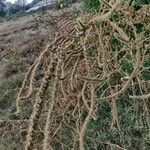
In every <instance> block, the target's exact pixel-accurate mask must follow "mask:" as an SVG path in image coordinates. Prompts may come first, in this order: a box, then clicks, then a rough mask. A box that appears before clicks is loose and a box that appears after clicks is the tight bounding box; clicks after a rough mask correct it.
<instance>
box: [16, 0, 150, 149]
mask: <svg viewBox="0 0 150 150" xmlns="http://www.w3.org/2000/svg"><path fill="white" fill-rule="evenodd" d="M120 8H121V9H120ZM102 10H103V11H102V15H99V14H96V15H92V16H90V18H92V19H90V21H89V19H88V17H89V16H83V17H82V18H81V19H80V20H78V21H75V19H72V18H71V17H67V16H64V17H63V18H62V19H60V20H59V21H58V24H57V25H58V29H59V30H58V32H57V33H56V36H55V40H54V41H52V42H50V44H49V43H48V45H47V46H46V48H45V50H43V52H41V54H40V55H39V57H38V58H37V59H36V60H35V62H34V63H33V65H32V66H31V67H30V68H29V70H28V72H27V74H26V76H25V79H24V82H23V84H22V87H21V88H20V91H19V93H18V96H17V100H16V106H17V113H20V111H21V107H23V106H22V105H21V103H22V101H23V100H25V99H29V98H30V97H33V99H35V100H34V107H33V112H32V115H31V117H30V123H29V129H28V132H27V137H26V143H25V148H26V150H33V149H34V148H36V146H37V143H36V142H35V141H36V140H35V139H36V138H38V137H37V135H36V130H37V128H38V126H39V124H38V123H39V119H42V118H40V116H41V115H42V112H43V111H41V110H42V109H43V107H44V103H46V102H47V97H44V95H45V94H46V92H48V91H47V90H51V91H50V92H51V95H49V98H48V103H49V105H48V109H47V112H46V113H45V114H43V116H44V117H43V119H45V120H46V121H45V127H44V128H43V140H41V141H40V142H41V143H40V146H41V148H42V149H43V150H49V149H56V148H55V143H57V144H58V143H59V144H58V145H60V149H61V148H62V149H63V144H62V143H63V137H62V136H61V130H63V128H65V127H68V126H69V127H70V128H71V129H72V131H73V132H75V133H76V135H77V136H76V138H75V139H72V140H73V143H72V149H80V150H84V149H85V136H86V131H87V128H88V124H89V122H90V121H91V120H92V119H96V116H97V114H96V110H97V109H98V108H97V107H98V104H99V103H103V102H104V101H107V102H109V104H110V107H111V113H112V124H111V125H112V128H113V126H114V124H117V127H118V130H119V131H120V130H121V129H120V126H119V121H118V114H117V105H116V102H117V100H118V99H119V96H121V95H122V96H123V95H125V93H128V90H129V89H130V88H131V87H132V86H134V85H135V84H136V85H138V86H139V88H140V87H141V86H142V87H141V92H140V93H139V95H134V92H133V93H131V92H130V95H128V98H130V99H141V100H143V101H146V100H148V99H149V98H150V94H149V93H148V91H147V90H146V86H147V83H146V81H145V80H144V79H143V77H142V75H141V72H142V70H144V69H146V68H144V67H143V62H144V60H145V58H146V57H147V55H148V54H147V52H146V46H147V45H148V38H145V37H144V34H145V32H146V31H147V30H149V25H147V24H146V23H144V19H145V20H146V15H144V17H145V18H143V20H142V21H143V22H142V23H143V24H144V25H145V27H146V29H145V31H144V32H141V33H137V31H136V29H135V26H134V22H136V17H137V16H136V15H135V14H133V11H132V8H131V7H130V6H129V5H128V4H126V3H119V2H118V1H117V3H114V5H109V8H108V6H106V5H105V3H104V6H103V9H102ZM105 10H107V12H106V11H105ZM105 12H106V13H105ZM127 12H128V14H129V16H128V17H127V16H126V15H124V16H120V14H126V13H127ZM143 13H144V14H145V13H146V11H145V9H144V10H141V11H140V14H138V15H143ZM114 14H115V15H118V17H120V19H119V20H115V19H114V18H113V16H114ZM129 17H131V18H132V20H130V22H129ZM122 21H124V22H122ZM139 22H140V21H139ZM129 26H130V28H132V29H133V30H132V33H127V32H128V31H127V30H126V28H127V27H129ZM79 32H80V33H79ZM130 34H133V36H132V37H131V36H130ZM137 34H138V35H137ZM113 39H116V40H118V41H119V42H120V45H116V44H115V43H112V40H113ZM45 54H46V55H47V56H48V55H49V56H50V57H46V58H48V59H50V58H51V59H50V60H48V62H49V64H48V67H46V68H42V69H43V70H46V72H45V76H44V77H43V81H42V84H41V85H40V87H39V88H38V90H37V93H36V96H33V95H34V94H33V91H34V90H33V89H34V88H36V87H34V78H35V75H36V73H37V72H38V71H39V66H40V64H42V63H43V60H44V56H45ZM128 56H130V57H131V58H132V59H131V60H130V62H131V63H132V65H133V69H132V72H131V73H128V72H126V71H125V70H123V69H122V65H123V62H124V60H125V59H126V58H127V57H128ZM116 73H117V74H119V75H120V77H116ZM27 82H28V83H29V85H28V86H27ZM104 84H107V88H102V87H103V85H104ZM49 86H52V88H51V89H50V88H49ZM97 87H101V88H102V91H101V95H97V94H96V89H97ZM143 87H145V88H143ZM25 88H26V89H28V90H27V91H26V95H25V96H22V94H23V91H24V89H25ZM144 92H145V93H144ZM30 99H31V98H30ZM144 107H147V106H146V105H145V106H144ZM145 109H146V110H148V109H147V108H145ZM110 144H111V143H110ZM111 145H113V144H111ZM61 146H62V147H61ZM115 146H117V145H115ZM117 147H120V146H117ZM122 147H124V145H122Z"/></svg>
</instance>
